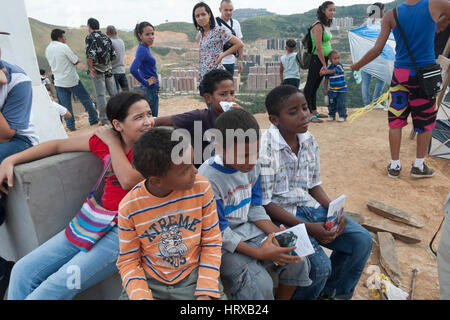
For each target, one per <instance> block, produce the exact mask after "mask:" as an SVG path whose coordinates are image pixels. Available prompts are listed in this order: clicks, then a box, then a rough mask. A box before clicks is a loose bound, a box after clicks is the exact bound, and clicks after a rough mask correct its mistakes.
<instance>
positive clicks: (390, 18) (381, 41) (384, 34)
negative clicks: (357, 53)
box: [351, 10, 395, 71]
mask: <svg viewBox="0 0 450 320" xmlns="http://www.w3.org/2000/svg"><path fill="white" fill-rule="evenodd" d="M394 27H395V20H394V15H393V13H392V10H391V11H389V12H388V13H387V14H386V15H385V16H384V18H383V20H382V21H381V32H380V35H379V36H378V39H377V41H376V42H375V46H374V47H373V48H372V49H370V50H369V51H368V52H367V53H366V54H365V55H364V57H362V58H361V60H359V61H358V62H356V63H354V64H353V65H352V66H351V68H352V70H354V71H358V70H359V69H361V68H362V67H364V66H365V65H367V64H369V63H370V62H372V61H373V60H375V59H376V58H377V57H378V56H379V55H380V54H381V53H382V52H383V49H384V46H385V45H386V42H387V40H388V39H389V35H390V33H391V30H392V29H394Z"/></svg>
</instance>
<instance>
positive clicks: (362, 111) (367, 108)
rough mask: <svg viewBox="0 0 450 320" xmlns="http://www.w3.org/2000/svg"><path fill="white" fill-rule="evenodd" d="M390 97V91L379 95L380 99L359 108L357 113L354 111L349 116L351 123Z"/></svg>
mask: <svg viewBox="0 0 450 320" xmlns="http://www.w3.org/2000/svg"><path fill="white" fill-rule="evenodd" d="M388 98H389V91H388V92H386V93H385V94H383V95H382V96H381V97H379V98H378V100H376V101H374V102H372V103H371V104H369V105H367V106H365V107H364V108H361V109H358V111H356V112H355V113H353V114H352V115H350V116H349V117H348V120H349V121H350V123H353V121H355V120H356V119H358V118H359V117H362V116H363V115H365V114H367V113H369V112H370V111H372V110H374V107H376V106H377V105H379V104H380V103H382V102H383V101H384V100H386V99H388Z"/></svg>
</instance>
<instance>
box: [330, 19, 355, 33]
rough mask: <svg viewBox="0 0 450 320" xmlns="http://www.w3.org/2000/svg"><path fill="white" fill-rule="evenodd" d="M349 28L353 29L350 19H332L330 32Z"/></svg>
mask: <svg viewBox="0 0 450 320" xmlns="http://www.w3.org/2000/svg"><path fill="white" fill-rule="evenodd" d="M351 28H353V18H352V17H344V18H334V19H333V23H332V24H331V29H332V30H350V29H351Z"/></svg>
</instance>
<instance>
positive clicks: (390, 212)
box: [367, 200, 425, 228]
mask: <svg viewBox="0 0 450 320" xmlns="http://www.w3.org/2000/svg"><path fill="white" fill-rule="evenodd" d="M367 207H368V208H369V210H370V211H372V212H373V213H376V214H378V215H379V216H382V217H384V218H388V219H390V220H392V221H396V222H401V223H404V224H407V225H409V226H413V227H416V228H423V227H424V226H425V223H424V222H423V221H421V220H420V219H419V218H417V217H416V216H414V215H412V214H410V213H408V212H405V211H402V210H399V209H396V208H394V207H391V206H388V205H386V204H384V203H381V202H379V201H375V200H369V201H368V202H367Z"/></svg>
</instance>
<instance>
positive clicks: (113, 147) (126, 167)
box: [95, 126, 144, 190]
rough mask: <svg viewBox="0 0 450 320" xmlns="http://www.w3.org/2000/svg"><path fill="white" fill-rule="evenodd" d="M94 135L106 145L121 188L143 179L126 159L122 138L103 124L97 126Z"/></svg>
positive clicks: (132, 185) (128, 188) (129, 188)
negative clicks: (102, 125)
mask: <svg viewBox="0 0 450 320" xmlns="http://www.w3.org/2000/svg"><path fill="white" fill-rule="evenodd" d="M95 135H96V136H97V137H99V138H100V139H101V140H102V141H103V142H104V143H105V144H106V145H107V146H108V148H109V153H110V155H111V165H112V168H113V170H114V174H115V175H116V177H117V180H118V181H119V183H120V186H121V188H122V189H124V190H131V189H132V188H133V187H134V186H135V185H137V184H138V183H139V182H141V181H142V180H144V177H142V175H141V174H140V173H139V172H138V171H137V170H135V169H134V168H133V166H132V164H131V163H130V161H129V160H128V158H127V155H126V152H125V150H124V147H123V145H122V140H121V139H120V135H119V134H118V133H117V132H115V131H114V130H113V129H111V128H109V127H106V126H105V127H100V128H98V129H97V130H96V131H95Z"/></svg>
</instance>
